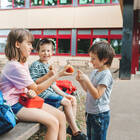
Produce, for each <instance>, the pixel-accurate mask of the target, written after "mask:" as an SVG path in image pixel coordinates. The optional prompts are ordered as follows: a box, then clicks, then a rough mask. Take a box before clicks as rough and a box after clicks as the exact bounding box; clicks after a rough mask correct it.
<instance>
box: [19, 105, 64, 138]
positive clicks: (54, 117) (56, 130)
mask: <svg viewBox="0 0 140 140" xmlns="http://www.w3.org/2000/svg"><path fill="white" fill-rule="evenodd" d="M49 110H51V111H49ZM51 112H55V113H51ZM59 115H60V117H62V118H63V123H64V124H63V125H65V117H63V116H64V115H63V113H61V112H60V111H57V109H55V108H54V107H52V106H50V105H47V104H44V105H43V108H42V109H37V108H25V107H23V108H22V109H21V110H20V111H19V112H18V114H17V117H18V118H19V120H21V121H31V122H40V123H42V124H44V125H45V126H46V127H47V128H48V129H47V133H46V137H45V140H60V139H61V140H65V139H66V135H65V133H63V137H62V138H59V137H60V136H59V135H61V134H60V133H62V132H61V131H62V129H64V130H63V131H64V132H65V127H61V130H60V123H59V119H58V116H59Z"/></svg>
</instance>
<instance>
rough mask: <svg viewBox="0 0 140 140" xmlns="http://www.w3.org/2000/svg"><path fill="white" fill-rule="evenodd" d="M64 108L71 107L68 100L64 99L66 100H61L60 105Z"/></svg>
mask: <svg viewBox="0 0 140 140" xmlns="http://www.w3.org/2000/svg"><path fill="white" fill-rule="evenodd" d="M61 104H62V105H63V106H64V107H65V106H66V107H68V106H72V104H71V101H70V100H68V99H66V98H64V99H63V100H62V103H61Z"/></svg>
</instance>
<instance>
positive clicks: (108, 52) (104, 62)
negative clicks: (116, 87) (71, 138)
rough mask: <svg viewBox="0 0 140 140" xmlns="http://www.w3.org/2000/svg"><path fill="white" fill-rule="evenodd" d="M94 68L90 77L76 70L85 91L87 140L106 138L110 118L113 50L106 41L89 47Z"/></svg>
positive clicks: (102, 139)
mask: <svg viewBox="0 0 140 140" xmlns="http://www.w3.org/2000/svg"><path fill="white" fill-rule="evenodd" d="M89 55H90V58H91V63H92V65H93V67H94V70H93V71H92V73H91V76H90V79H89V78H88V76H87V75H85V74H84V73H83V72H82V71H80V70H79V71H78V73H77V76H76V80H77V81H79V83H80V84H81V86H82V87H83V89H84V90H85V91H86V92H87V98H86V124H87V136H88V140H106V134H107V129H108V126H109V120H110V107H109V102H110V94H111V91H112V85H113V78H112V74H111V72H110V70H109V68H110V66H111V63H112V60H113V57H114V55H115V52H114V50H113V48H112V47H111V45H110V44H109V43H108V42H107V41H99V42H96V43H95V44H93V45H92V46H91V48H89Z"/></svg>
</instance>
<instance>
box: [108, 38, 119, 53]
mask: <svg viewBox="0 0 140 140" xmlns="http://www.w3.org/2000/svg"><path fill="white" fill-rule="evenodd" d="M110 44H111V45H112V47H113V48H114V50H115V53H116V54H120V53H121V47H122V40H121V39H111V40H110Z"/></svg>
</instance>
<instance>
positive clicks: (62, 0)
mask: <svg viewBox="0 0 140 140" xmlns="http://www.w3.org/2000/svg"><path fill="white" fill-rule="evenodd" d="M71 4H72V0H60V5H71Z"/></svg>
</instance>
